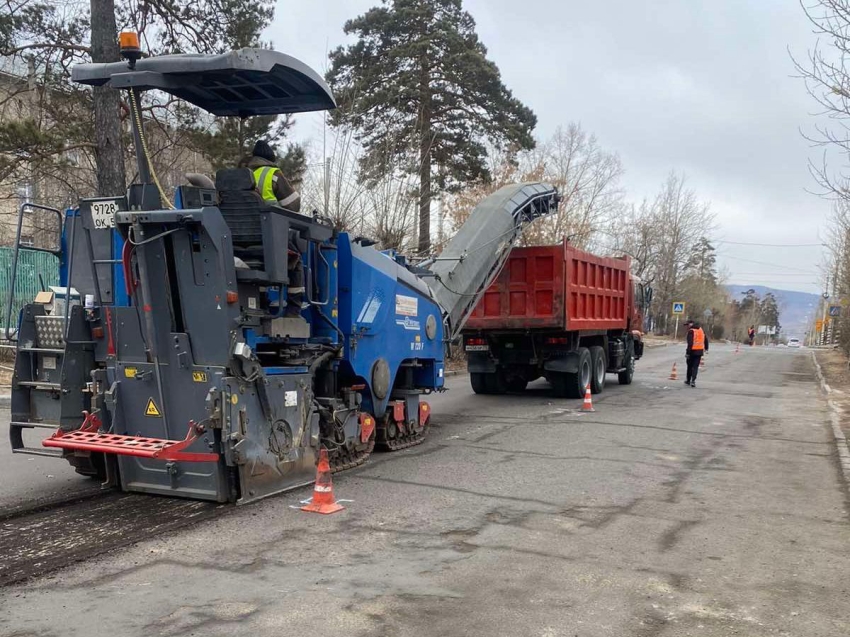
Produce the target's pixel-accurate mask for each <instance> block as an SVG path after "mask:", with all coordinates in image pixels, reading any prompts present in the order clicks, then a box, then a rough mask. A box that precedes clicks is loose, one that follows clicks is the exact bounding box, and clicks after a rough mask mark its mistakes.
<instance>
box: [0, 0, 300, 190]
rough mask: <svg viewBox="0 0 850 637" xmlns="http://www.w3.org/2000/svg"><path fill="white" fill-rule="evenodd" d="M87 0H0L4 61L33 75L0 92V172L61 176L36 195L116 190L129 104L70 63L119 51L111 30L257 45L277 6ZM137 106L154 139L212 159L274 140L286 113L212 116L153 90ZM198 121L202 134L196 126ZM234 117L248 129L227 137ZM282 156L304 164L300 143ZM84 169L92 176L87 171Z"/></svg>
mask: <svg viewBox="0 0 850 637" xmlns="http://www.w3.org/2000/svg"><path fill="white" fill-rule="evenodd" d="M90 2H91V6H90V10H86V7H84V6H83V5H75V4H71V5H68V6H67V7H66V6H64V5H61V6H60V5H59V4H57V3H54V2H52V1H50V0H19V1H18V2H14V3H13V2H10V1H8V0H6V2H4V3H3V4H0V55H2V56H3V57H4V59H5V61H7V64H9V65H10V66H11V70H13V71H15V72H16V73H18V74H20V72H21V70H22V69H27V68H28V69H29V76H30V77H29V78H28V79H24V80H23V81H21V82H19V83H18V84H17V85H16V86H14V87H13V88H12V89H11V90H10V91H9V93H8V94H6V95H4V96H3V98H2V100H0V115H3V117H2V118H0V182H6V183H7V184H15V183H18V182H21V181H27V182H34V183H35V184H38V183H40V182H41V181H45V180H49V181H50V182H51V183H52V184H61V185H62V191H63V194H62V197H61V198H57V196H56V195H55V193H50V194H47V193H40V194H39V196H38V197H37V199H39V200H41V201H46V202H50V203H54V204H57V205H62V204H65V203H69V202H70V201H71V200H73V199H76V198H78V197H81V196H89V195H92V194H94V193H98V194H104V195H116V194H120V193H121V192H123V190H124V187H125V182H126V177H125V174H124V164H125V163H130V162H129V161H128V160H129V159H130V157H131V156H130V154H129V151H130V149H131V140H130V139H129V138H126V137H127V135H126V128H124V127H122V126H121V119H122V118H126V117H127V107H126V104H124V105H123V106H122V105H121V102H120V100H121V96H120V95H119V94H118V93H117V92H116V91H114V90H111V89H103V90H102V91H100V90H94V91H92V90H90V89H88V88H85V87H81V86H78V85H75V84H73V83H71V81H70V69H71V67H72V66H73V65H74V64H77V63H80V62H87V61H98V62H106V61H113V60H117V57H118V52H117V44H116V43H117V37H118V34H117V31H118V30H119V29H124V28H129V29H132V30H135V31H136V32H138V33H139V34H140V37H141V44H142V48H143V49H144V50H145V52H146V53H149V54H151V55H160V54H167V53H185V52H198V53H221V52H224V51H229V50H232V49H236V48H241V47H244V46H260V45H261V42H260V39H259V35H260V33H261V32H262V30H263V29H264V28H265V27H266V26H268V24H270V22H271V19H272V17H273V14H274V2H273V0H194V1H193V2H191V3H182V4H179V5H178V3H175V2H174V1H173V0H147V1H146V2H135V1H133V0H90ZM4 70H9V68H8V67H7V68H6V69H4ZM142 110H143V115H144V117H145V126H146V128H147V127H155V128H156V129H158V131H159V132H160V135H159V138H160V140H161V144H160V146H162V145H163V144H166V143H167V144H170V145H171V146H173V147H177V146H180V147H182V148H187V149H189V150H196V151H200V152H201V153H202V154H203V155H204V156H205V157H206V158H207V159H208V160H209V161H210V163H211V164H217V163H220V164H222V165H223V164H224V163H225V161H224V158H225V156H226V155H227V153H228V152H230V151H232V153H233V154H232V155H231V156H229V157H228V159H229V161H230V162H232V163H231V165H232V164H235V163H236V162H237V161H238V160H239V157H240V155H241V154H245V152H246V150H245V149H246V147H247V146H248V143H249V142H248V141H247V140H248V139H249V138H250V143H251V144H253V141H254V140H255V139H257V138H260V137H266V138H269V139H271V140H272V141H275V140H276V139H280V138H281V137H282V135H283V134H284V133H285V131H286V128H287V125H286V120H285V118H284V119H283V120H282V121H281V122H278V120H277V118H274V117H269V118H256V119H255V120H246V122H244V123H243V124H235V123H233V122H232V121H225V118H221V120H220V121H217V122H216V121H212V120H213V118H204V117H201V116H199V114H198V112H197V111H196V110H193V107H188V106H186V105H182V106H181V105H178V104H176V103H174V102H173V101H172V100H167V99H163V98H162V96H161V95H157V94H156V92H149V93H147V94H145V99H144V102H143V108H142ZM12 111H14V112H12ZM199 121H203V122H204V124H205V128H204V132H206V133H207V135H200V134H199V131H200V130H201V129H200V127H197V123H198V122H199ZM240 126H241V127H242V129H243V130H244V132H245V134H244V136H243V137H241V138H238V140H237V141H238V142H239V143H238V144H232V140H231V134H232V133H233V131H234V129H237V128H240ZM122 128H123V130H124V137H125V138H124V139H122V138H121V136H120V135H121V131H122ZM210 131H212V132H210ZM213 133H215V134H213ZM149 143H151V140H149ZM228 144H230V145H229V146H228ZM152 150H154V151H160V152H161V151H162V148H161V147H160V148H157V149H152ZM248 150H250V148H248ZM154 155H157V153H156V152H154ZM299 157H301V158H302V159H301V161H300V164H299V160H298V158H299ZM152 159H153V164H154V165H155V166H156V167H157V170H158V171H159V172H163V171H170V172H171V173H173V174H175V175H180V174H181V173H182V171H181V170H180V169H179V167H178V166H169V165H162V160H161V159H160V158H159V157H158V156H154V157H153V158H152ZM282 161H285V162H286V163H287V165H291V166H295V167H296V168H297V167H298V166H299V165H302V166H303V164H304V161H303V151H300V150H299V149H297V148H293V149H292V151H291V154H290V155H287V156H286V157H284V158H283V159H282ZM130 165H132V164H131V163H130ZM91 169H94V174H95V175H96V177H97V180H96V183H90V182H89V181H88V180H89V179H90V171H91ZM60 201H61V204H60Z"/></svg>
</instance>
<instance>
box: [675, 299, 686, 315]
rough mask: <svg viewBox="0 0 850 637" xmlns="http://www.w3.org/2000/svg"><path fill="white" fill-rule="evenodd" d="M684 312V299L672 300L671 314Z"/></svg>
mask: <svg viewBox="0 0 850 637" xmlns="http://www.w3.org/2000/svg"><path fill="white" fill-rule="evenodd" d="M684 313H685V302H684V301H673V314H675V315H677V316H678V315H679V314H684Z"/></svg>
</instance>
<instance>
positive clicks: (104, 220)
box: [91, 199, 120, 230]
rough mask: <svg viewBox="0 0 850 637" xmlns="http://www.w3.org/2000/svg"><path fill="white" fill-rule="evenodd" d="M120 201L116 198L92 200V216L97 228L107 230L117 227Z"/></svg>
mask: <svg viewBox="0 0 850 637" xmlns="http://www.w3.org/2000/svg"><path fill="white" fill-rule="evenodd" d="M119 210H120V208H119V207H118V202H117V201H115V200H114V199H113V200H111V201H92V202H91V218H92V222H93V223H94V227H95V230H107V229H109V228H114V227H115V213H116V212H118V211H119Z"/></svg>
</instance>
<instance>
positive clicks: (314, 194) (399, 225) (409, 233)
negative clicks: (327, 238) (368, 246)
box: [302, 127, 417, 251]
mask: <svg viewBox="0 0 850 637" xmlns="http://www.w3.org/2000/svg"><path fill="white" fill-rule="evenodd" d="M329 135H330V137H329V139H328V141H329V142H330V143H329V144H328V146H327V147H326V151H325V157H323V158H321V159H317V161H314V162H312V163H310V164H309V165H308V168H307V173H306V175H305V179H304V184H303V191H302V197H303V199H304V202H305V203H306V208H307V209H308V210H318V211H320V214H322V215H323V216H325V217H327V218H328V219H330V220H331V222H332V223H333V225H334V227H335V228H337V229H338V230H344V231H348V232H354V233H359V234H364V235H368V236H369V237H371V238H373V239H375V240H376V241H377V242H378V244H379V245H380V247H382V248H394V249H396V250H400V251H407V250H412V249H413V248H414V247H415V246H414V245H413V243H412V241H413V239H414V238H415V237H416V219H417V217H416V214H417V207H416V206H417V196H416V192H417V191H416V184H415V181H414V178H413V177H412V176H411V175H410V174H409V173H404V172H399V173H398V174H393V173H384V174H381V175H380V176H378V177H376V178H372V179H368V180H366V179H363V149H362V147H361V146H360V144H359V143H358V142H357V140H356V138H355V135H354V133H353V131H352V130H351V129H348V128H344V127H337V128H335V129H332V130H331V131H329ZM312 154H313V155H315V154H316V153H312Z"/></svg>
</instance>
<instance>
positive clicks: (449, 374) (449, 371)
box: [443, 370, 466, 376]
mask: <svg viewBox="0 0 850 637" xmlns="http://www.w3.org/2000/svg"><path fill="white" fill-rule="evenodd" d="M461 374H466V372H459V371H456V370H448V371H444V372H443V376H460V375H461Z"/></svg>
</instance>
